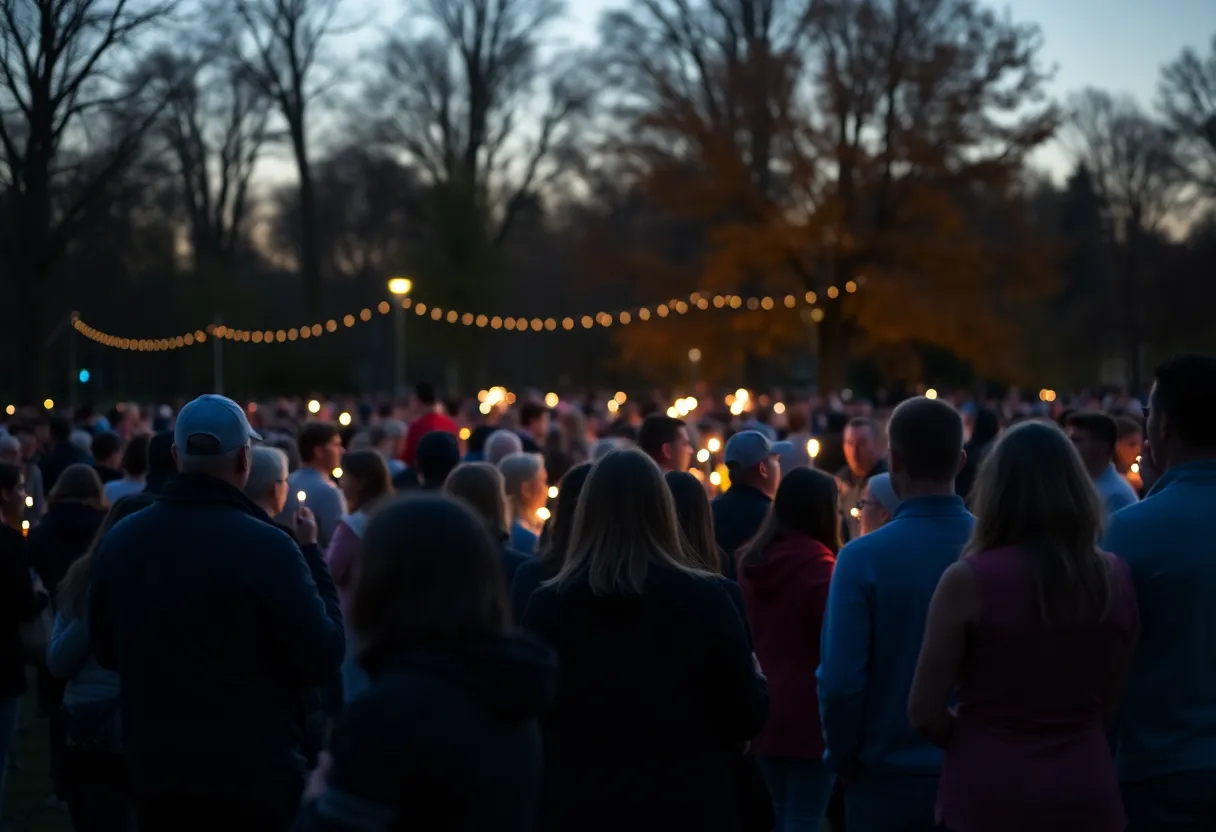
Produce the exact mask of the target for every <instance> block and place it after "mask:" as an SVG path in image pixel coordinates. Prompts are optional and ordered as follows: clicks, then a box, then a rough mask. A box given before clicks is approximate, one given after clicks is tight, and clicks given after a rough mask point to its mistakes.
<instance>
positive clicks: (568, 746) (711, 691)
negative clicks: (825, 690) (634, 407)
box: [523, 451, 768, 832]
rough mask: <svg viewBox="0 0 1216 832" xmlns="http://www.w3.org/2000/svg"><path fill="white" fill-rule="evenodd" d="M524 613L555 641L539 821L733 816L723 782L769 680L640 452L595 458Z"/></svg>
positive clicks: (584, 827)
mask: <svg viewBox="0 0 1216 832" xmlns="http://www.w3.org/2000/svg"><path fill="white" fill-rule="evenodd" d="M523 627H524V629H526V630H527V631H528V632H530V633H533V634H535V635H536V636H537V637H539V638H541V639H542V640H544V641H545V642H546V643H548V644H549V645H550V646H552V647H553V648H554V649H555V650H556V651H557V654H558V667H559V681H558V688H557V699H556V702H555V703H554V706H553V708H552V709H551V710H550V712H549V714H548V716H547V718H546V721H545V789H544V791H543V794H542V798H541V801H542V803H541V823H540V824H539V827H538V828H539V829H542V830H566V829H579V830H581V831H582V832H599V830H605V832H607V830H618V829H626V828H628V829H636V830H651V829H654V830H660V829H662V830H666V829H697V830H699V831H701V832H713V830H723V832H726V830H730V832H735V831H736V830H738V829H740V826H741V824H740V807H739V805H738V800H737V794H736V791H735V789H733V788H730V786H731V784H732V779H733V777H734V774H735V761H736V759H737V758H738V755H739V748H740V747H741V744H742V743H746V742H748V741H750V740H751V739H752V738H753V737H754V736H755V735H756V734H757V733H758V732H759V731H760V729H761V727H762V726H763V725H764V720H765V717H766V715H767V713H768V695H767V691H766V685H765V682H764V679H763V677H762V676H761V675H760V673H759V668H758V667H757V665H756V664H755V661H754V657H753V656H752V653H751V650H750V647H749V645H748V638H747V633H746V631H745V629H744V625H743V622H742V620H741V618H740V616H739V614H738V613H737V612H736V611H735V608H734V605H733V603H732V602H731V599H730V597H729V595H728V594H727V592H726V589H725V588H724V587H723V586H722V583H721V581H720V580H719V579H718V578H717V577H716V576H714V575H713V573H711V572H708V571H707V570H705V569H703V568H702V567H701V566H700V564H698V563H697V562H696V560H695V559H694V557H693V555H692V554H691V552H690V547H686V546H685V545H684V544H683V542H682V540H681V535H680V529H679V526H678V524H677V520H676V511H675V506H674V503H673V501H672V496H671V492H670V491H669V490H668V488H667V484H666V482H665V481H664V479H663V474H662V473H661V472H660V471H659V468H658V466H657V465H656V464H655V463H654V461H653V460H652V459H650V458H649V457H648V456H646V455H645V454H644V453H641V452H640V451H618V452H615V453H611V454H609V455H608V456H606V457H604V458H603V459H602V460H600V461H599V462H598V463H597V464H596V465H595V467H594V468H592V470H591V473H590V475H589V476H588V478H587V482H586V484H585V485H584V487H583V493H582V495H581V496H580V497H579V501H578V508H577V510H576V512H575V517H574V528H573V531H572V535H571V540H570V545H569V549H568V551H567V553H566V559H565V561H564V563H563V564H562V568H561V571H559V572H558V574H557V576H556V577H555V578H553V579H552V580H550V581H548V582H546V583H545V584H543V585H542V586H541V587H540V589H538V590H537V591H536V592H535V593H533V595H532V598H531V600H530V601H529V603H528V608H527V611H526V612H525V614H524V619H523Z"/></svg>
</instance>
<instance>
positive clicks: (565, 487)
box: [540, 462, 591, 574]
mask: <svg viewBox="0 0 1216 832" xmlns="http://www.w3.org/2000/svg"><path fill="white" fill-rule="evenodd" d="M590 473H591V463H590V462H584V463H583V464H582V465H575V466H574V467H573V468H571V469H570V470H569V471H567V472H566V476H564V477H562V480H561V483H560V484H559V485H558V491H557V505H555V506H554V509H553V519H552V520H551V521H550V523H549V529H548V532H549V534H548V539H547V540H546V542H545V546H544V548H542V549H541V551H540V562H541V563H543V564H544V565H545V567H546V570H549V569H558V568H561V565H562V563H564V562H565V560H566V551H567V550H568V549H569V548H570V532H571V530H572V529H573V528H574V510H575V509H576V508H578V498H579V495H581V494H582V493H583V485H584V484H585V483H586V482H587V475H588V474H590ZM549 574H552V572H551V571H550V572H549Z"/></svg>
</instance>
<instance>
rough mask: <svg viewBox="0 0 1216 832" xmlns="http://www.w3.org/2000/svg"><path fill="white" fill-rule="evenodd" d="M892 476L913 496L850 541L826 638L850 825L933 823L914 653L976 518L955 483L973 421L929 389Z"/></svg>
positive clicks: (824, 667) (833, 738) (904, 427)
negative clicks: (967, 423)
mask: <svg viewBox="0 0 1216 832" xmlns="http://www.w3.org/2000/svg"><path fill="white" fill-rule="evenodd" d="M887 430H888V438H889V444H890V449H891V458H890V461H891V470H890V473H891V482H892V483H893V484H894V486H895V492H896V494H898V495H899V497H900V499H901V502H900V504H899V508H898V509H896V511H895V516H894V517H893V518H892V519H891V522H890V523H887V524H886V525H885V526H883V527H882V528H880V529H878V530H876V531H873V532H870V533H869V534H867V535H865V536H864V537H859V538H857V539H855V540H853V541H852V542H851V543H849V544H848V545H846V546H845V547H844V548H843V549H841V550H840V554H839V555H838V556H837V558H836V570H835V572H833V574H832V583H831V588H830V590H829V592H828V606H827V613H826V616H825V618H824V623H823V639H822V644H821V647H820V664H819V671H818V674H817V675H818V679H819V712H820V716H821V718H822V720H823V732H824V741H825V746H826V756H825V759H826V761H827V762H828V763H829V765H830V766H831V768H832V770H833V771H834V772H835V773H836V774H837V776H838V777H839V778H840V780H841V781H842V782H843V784H844V789H843V791H844V802H845V816H846V825H847V827H848V830H849V832H887V830H890V832H922V830H923V831H924V832H929V830H932V829H934V826H935V824H934V819H933V818H934V811H933V809H934V801H935V799H936V797H937V786H938V777H939V774H940V770H941V751H940V750H938V749H937V748H936V747H934V746H933V745H932V744H931V743H930V742H929V741H928V740H925V739H924V738H922V737H921V736H919V735H918V734H917V733H916V731H914V730H913V728H912V726H911V725H910V724H909V722H908V712H907V703H908V692H909V690H910V689H911V687H912V673H913V670H914V669H915V662H914V660H913V657H914V656H916V655H917V654H918V653H919V651H920V645H921V642H922V641H923V639H924V634H925V619H926V617H927V615H928V611H929V602H930V600H931V599H932V597H933V591H934V590H935V589H936V587H937V582H938V580H939V579H940V578H941V576H942V573H943V572H945V571H946V568H947V567H949V566H950V564H952V563H954V562H955V561H956V560H958V559H959V556H960V555H961V554H962V552H963V547H964V546H966V544H967V540H968V538H969V537H970V536H971V529H972V526H973V524H974V518H973V517H972V516H971V514H970V513H968V511H967V509H966V506H965V505H964V504H963V500H962V498H961V497H959V496H958V495H957V494H955V491H954V477H955V475H956V474H957V473H958V472H959V470H960V469H961V468H962V466H963V459H964V453H963V420H962V418H961V417H960V416H959V414H958V411H956V410H955V409H954V408H953V407H952V406H950V405H949V404H948V403H946V402H944V401H941V400H939V399H928V398H924V397H919V398H914V399H909V400H907V401H905V402H904V403H902V404H901V405H899V407H897V408H896V409H895V412H894V413H893V414H892V415H891V420H890V422H889V423H888V427H887Z"/></svg>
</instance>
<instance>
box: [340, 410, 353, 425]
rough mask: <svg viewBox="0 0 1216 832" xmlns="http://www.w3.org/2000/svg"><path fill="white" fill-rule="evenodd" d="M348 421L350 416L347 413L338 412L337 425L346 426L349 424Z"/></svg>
mask: <svg viewBox="0 0 1216 832" xmlns="http://www.w3.org/2000/svg"><path fill="white" fill-rule="evenodd" d="M350 422H351V417H350V414H349V413H339V414H338V424H339V425H341V426H342V427H346V426H347V425H349V424H350Z"/></svg>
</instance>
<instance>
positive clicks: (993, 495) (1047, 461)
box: [967, 421, 1110, 624]
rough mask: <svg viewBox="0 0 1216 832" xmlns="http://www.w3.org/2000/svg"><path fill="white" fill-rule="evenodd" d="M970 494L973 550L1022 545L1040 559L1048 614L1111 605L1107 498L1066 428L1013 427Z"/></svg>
mask: <svg viewBox="0 0 1216 832" xmlns="http://www.w3.org/2000/svg"><path fill="white" fill-rule="evenodd" d="M971 502H972V510H973V511H974V512H975V516H976V522H975V530H974V532H973V534H972V538H971V542H970V543H969V544H968V546H967V551H968V552H969V553H976V552H983V551H988V550H992V549H1004V548H1009V547H1018V548H1021V549H1024V550H1025V551H1026V552H1027V553H1028V554H1029V555H1030V556H1031V557H1032V558H1033V559H1034V564H1035V572H1036V579H1037V581H1038V587H1039V596H1040V603H1041V605H1042V609H1043V613H1044V615H1045V616H1046V618H1047V620H1049V621H1051V622H1053V623H1057V624H1062V623H1066V622H1069V621H1078V620H1079V621H1090V620H1094V617H1095V616H1099V615H1101V614H1104V613H1105V611H1106V609H1107V608H1108V606H1109V599H1110V593H1109V588H1108V585H1107V578H1106V565H1105V562H1104V560H1103V558H1102V556H1101V554H1100V553H1099V552H1098V551H1097V541H1098V535H1099V534H1100V532H1101V524H1102V509H1101V503H1100V501H1099V499H1098V495H1097V493H1096V492H1095V491H1094V486H1093V484H1092V481H1091V480H1090V477H1089V474H1087V473H1086V471H1085V467H1084V464H1083V463H1082V462H1081V457H1080V455H1079V454H1078V453H1077V449H1076V448H1075V447H1074V446H1073V443H1072V442H1071V441H1069V439H1068V437H1067V436H1066V435H1065V434H1064V431H1063V430H1061V429H1060V428H1059V427H1058V426H1056V425H1055V424H1052V423H1050V422H1041V421H1031V422H1023V423H1022V424H1019V425H1017V426H1016V427H1013V428H1011V429H1009V431H1007V432H1006V433H1005V435H1004V436H1002V437H1001V438H1000V439H999V440H997V442H996V444H995V445H994V446H993V448H992V450H990V451H989V452H988V453H987V455H985V457H984V461H983V463H982V464H981V465H980V470H979V474H978V476H977V478H976V481H975V485H974V486H973V488H972V490H971Z"/></svg>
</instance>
